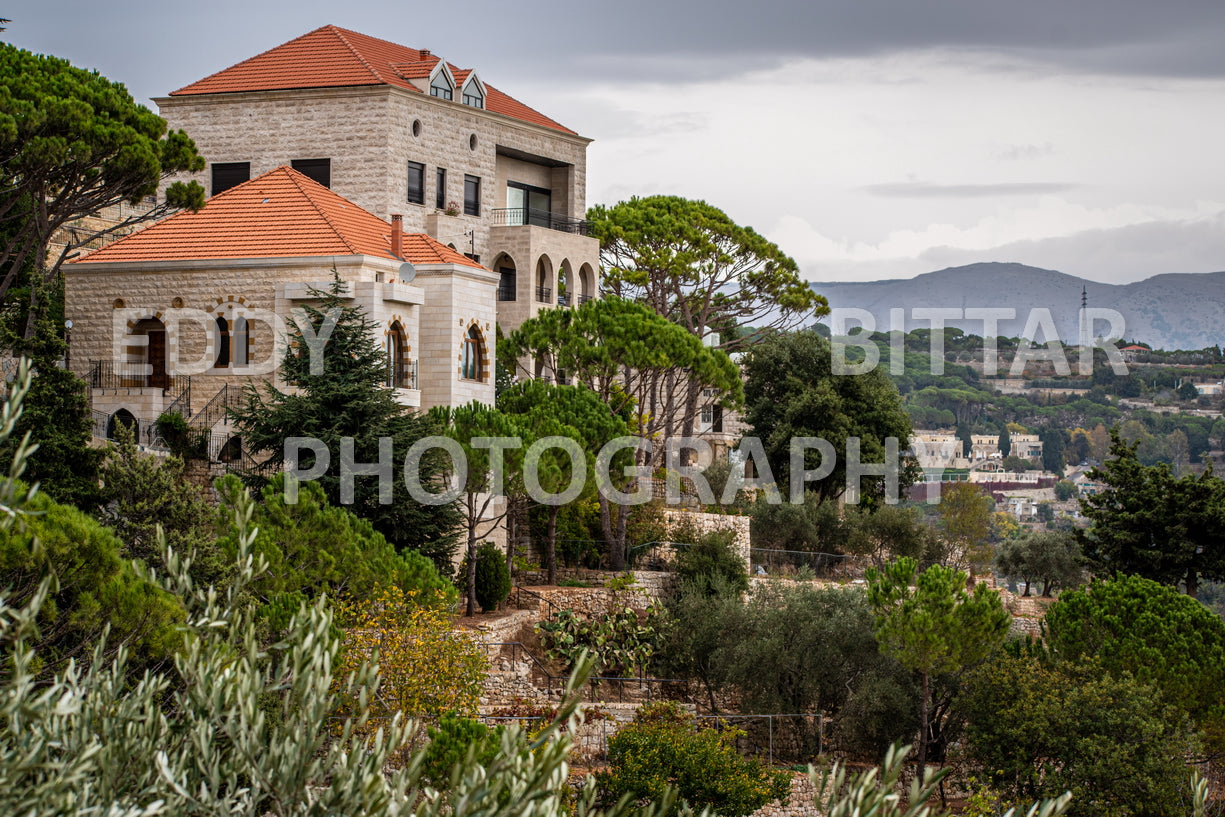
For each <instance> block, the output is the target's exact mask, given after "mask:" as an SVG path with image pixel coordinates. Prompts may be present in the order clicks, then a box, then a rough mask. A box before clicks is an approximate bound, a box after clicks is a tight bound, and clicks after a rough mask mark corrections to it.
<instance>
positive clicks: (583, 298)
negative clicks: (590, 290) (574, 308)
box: [578, 295, 595, 306]
mask: <svg viewBox="0 0 1225 817" xmlns="http://www.w3.org/2000/svg"><path fill="white" fill-rule="evenodd" d="M594 299H595V296H594V295H579V296H578V303H579V306H582V305H583V304H585V303H587V302H588V301H591V300H594Z"/></svg>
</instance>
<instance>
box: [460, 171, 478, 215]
mask: <svg viewBox="0 0 1225 817" xmlns="http://www.w3.org/2000/svg"><path fill="white" fill-rule="evenodd" d="M464 212H465V213H467V214H468V215H470V216H479V215H480V214H481V180H480V179H479V178H478V177H476V176H464Z"/></svg>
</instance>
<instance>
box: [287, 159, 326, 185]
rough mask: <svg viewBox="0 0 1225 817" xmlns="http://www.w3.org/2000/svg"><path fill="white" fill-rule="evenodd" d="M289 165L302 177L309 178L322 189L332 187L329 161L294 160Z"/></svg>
mask: <svg viewBox="0 0 1225 817" xmlns="http://www.w3.org/2000/svg"><path fill="white" fill-rule="evenodd" d="M289 164H290V166H291V167H292V168H293V169H294V170H296V171H298V172H299V173H301V174H302V175H303V176H309V177H310V178H312V179H314V180H315V181H317V182H319V184H321V185H323V186H324V187H331V186H332V160H331V159H294V160H293V161H292V162H290V163H289Z"/></svg>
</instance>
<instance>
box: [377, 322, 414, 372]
mask: <svg viewBox="0 0 1225 817" xmlns="http://www.w3.org/2000/svg"><path fill="white" fill-rule="evenodd" d="M383 351H384V352H386V354H387V380H386V385H387V386H388V387H389V388H393V389H409V388H412V386H411V385H410V383H409V381H410V380H411V376H410V369H411V363H410V361H409V357H408V356H409V351H410V347H409V344H408V332H407V331H405V329H404V324H403V323H401V322H400V321H399V319H393V320H392V321H391V325H390V326H388V327H387V332H386V333H385V336H384V343H383Z"/></svg>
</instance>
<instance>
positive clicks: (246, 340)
mask: <svg viewBox="0 0 1225 817" xmlns="http://www.w3.org/2000/svg"><path fill="white" fill-rule="evenodd" d="M250 356H251V333H250V331H249V330H248V328H247V319H246V318H244V317H243V316H242V315H239V316H237V317H235V318H234V331H233V333H232V334H231V335H230V357H231V358H232V359H233V361H234V365H235V366H246V365H247V363H248V362H249V361H250Z"/></svg>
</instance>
